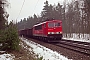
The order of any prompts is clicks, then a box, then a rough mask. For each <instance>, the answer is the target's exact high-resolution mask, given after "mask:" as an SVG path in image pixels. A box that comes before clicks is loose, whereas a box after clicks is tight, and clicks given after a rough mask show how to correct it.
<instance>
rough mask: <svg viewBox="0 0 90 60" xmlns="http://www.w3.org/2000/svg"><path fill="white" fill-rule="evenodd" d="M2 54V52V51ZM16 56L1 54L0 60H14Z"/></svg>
mask: <svg viewBox="0 0 90 60" xmlns="http://www.w3.org/2000/svg"><path fill="white" fill-rule="evenodd" d="M0 52H1V53H2V51H0ZM13 58H15V57H14V56H11V55H10V54H1V55H0V60H14V59H13Z"/></svg>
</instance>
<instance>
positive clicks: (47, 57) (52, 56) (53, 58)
mask: <svg viewBox="0 0 90 60" xmlns="http://www.w3.org/2000/svg"><path fill="white" fill-rule="evenodd" d="M21 40H22V41H24V42H25V43H26V44H27V45H28V46H30V47H31V48H32V49H33V52H34V53H35V54H37V55H38V57H43V60H72V59H68V58H67V57H65V56H63V55H60V53H58V52H56V51H52V50H51V49H48V48H46V47H44V46H42V45H40V44H37V43H35V42H33V41H30V40H27V39H25V38H21ZM31 48H29V50H30V51H31Z"/></svg>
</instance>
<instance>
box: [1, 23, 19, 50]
mask: <svg viewBox="0 0 90 60" xmlns="http://www.w3.org/2000/svg"><path fill="white" fill-rule="evenodd" d="M19 41H20V40H19V37H18V31H17V28H16V26H15V25H14V24H13V23H12V22H11V23H10V24H9V25H8V27H7V28H6V29H5V30H4V31H1V37H0V43H1V44H2V47H1V49H2V50H7V51H8V50H19Z"/></svg>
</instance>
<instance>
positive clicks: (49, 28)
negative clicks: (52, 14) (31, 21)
mask: <svg viewBox="0 0 90 60" xmlns="http://www.w3.org/2000/svg"><path fill="white" fill-rule="evenodd" d="M33 36H35V37H37V38H41V39H44V40H50V41H51V40H60V39H62V22H61V21H60V20H49V21H45V22H42V23H40V24H37V25H34V26H33Z"/></svg>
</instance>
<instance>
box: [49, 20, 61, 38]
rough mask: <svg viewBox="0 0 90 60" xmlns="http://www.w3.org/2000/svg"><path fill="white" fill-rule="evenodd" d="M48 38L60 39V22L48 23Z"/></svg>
mask: <svg viewBox="0 0 90 60" xmlns="http://www.w3.org/2000/svg"><path fill="white" fill-rule="evenodd" d="M47 35H48V37H49V38H53V39H61V38H62V22H61V21H58V20H53V21H49V22H48V34H47Z"/></svg>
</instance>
